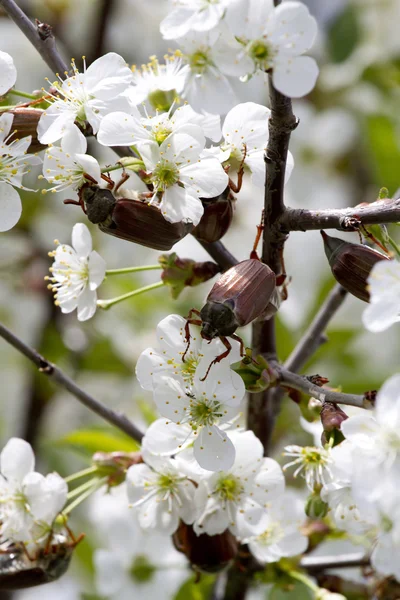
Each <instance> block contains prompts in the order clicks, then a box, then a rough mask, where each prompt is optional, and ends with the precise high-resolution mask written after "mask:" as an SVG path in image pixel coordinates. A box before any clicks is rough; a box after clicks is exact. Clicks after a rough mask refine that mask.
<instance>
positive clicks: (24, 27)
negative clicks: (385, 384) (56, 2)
mask: <svg viewBox="0 0 400 600" xmlns="http://www.w3.org/2000/svg"><path fill="white" fill-rule="evenodd" d="M0 5H1V6H2V7H3V8H4V10H5V11H6V13H7V14H8V15H9V17H11V19H12V20H13V21H14V23H15V24H16V25H17V26H18V27H19V28H20V29H21V31H22V32H23V33H24V34H25V35H26V37H27V38H28V40H29V41H30V42H31V43H32V44H33V46H34V47H35V48H36V50H37V51H38V52H39V54H40V56H41V57H42V58H43V60H44V62H45V63H46V64H47V66H48V67H49V68H50V69H51V70H52V71H53V72H54V73H56V74H59V75H60V77H61V78H63V77H64V76H65V72H66V71H68V67H67V65H66V64H65V62H64V60H63V59H62V58H61V56H60V54H59V52H58V50H57V47H56V43H55V39H54V36H53V33H52V29H51V27H50V25H47V24H46V23H40V22H38V21H37V25H36V27H35V25H34V24H33V23H32V21H30V19H28V17H27V16H26V14H25V13H24V11H23V10H21V9H20V8H19V6H17V4H16V3H15V2H14V0H0Z"/></svg>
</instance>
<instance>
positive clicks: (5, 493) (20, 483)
mask: <svg viewBox="0 0 400 600" xmlns="http://www.w3.org/2000/svg"><path fill="white" fill-rule="evenodd" d="M34 468H35V456H34V454H33V450H32V448H31V446H30V445H29V444H28V443H27V442H25V441H24V440H21V439H19V438H11V439H10V440H9V442H8V443H7V444H6V446H5V447H4V448H3V450H2V452H1V454H0V541H1V543H3V542H9V543H12V542H24V543H25V544H28V545H29V546H32V545H41V544H45V543H46V542H47V541H48V539H49V534H51V532H52V525H53V522H54V519H55V518H56V517H57V515H58V514H59V513H60V511H61V510H62V508H63V507H64V505H65V503H66V500H67V492H68V486H67V484H66V482H65V481H64V479H63V478H62V477H60V476H59V475H58V474H57V473H50V474H49V475H47V476H46V477H44V476H43V475H41V474H40V473H37V472H35V471H34Z"/></svg>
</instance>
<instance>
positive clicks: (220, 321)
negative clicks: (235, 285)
mask: <svg viewBox="0 0 400 600" xmlns="http://www.w3.org/2000/svg"><path fill="white" fill-rule="evenodd" d="M200 316H201V320H202V321H203V325H202V328H201V337H202V338H203V339H205V340H213V339H214V338H216V337H221V336H226V335H232V334H233V333H235V331H236V329H237V328H238V326H239V323H238V322H237V319H236V316H235V313H234V310H233V306H232V302H231V301H229V300H227V301H226V302H224V303H221V302H214V301H212V300H211V301H210V300H209V301H208V302H207V303H206V304H205V305H204V306H203V308H202V309H201V311H200Z"/></svg>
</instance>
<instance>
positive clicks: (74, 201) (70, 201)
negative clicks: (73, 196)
mask: <svg viewBox="0 0 400 600" xmlns="http://www.w3.org/2000/svg"><path fill="white" fill-rule="evenodd" d="M63 204H73V205H74V206H80V207H81V209H82V210H83V212H84V213H85V215H86V209H85V206H84V204H83V202H82V201H81V200H63Z"/></svg>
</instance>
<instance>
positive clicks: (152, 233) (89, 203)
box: [64, 175, 193, 250]
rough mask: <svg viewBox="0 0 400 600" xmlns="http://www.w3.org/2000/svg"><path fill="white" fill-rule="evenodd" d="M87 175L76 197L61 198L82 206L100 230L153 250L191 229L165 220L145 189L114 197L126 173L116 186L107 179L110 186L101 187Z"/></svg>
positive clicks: (160, 248)
mask: <svg viewBox="0 0 400 600" xmlns="http://www.w3.org/2000/svg"><path fill="white" fill-rule="evenodd" d="M86 178H87V179H89V181H87V182H86V183H85V184H84V185H83V186H82V187H81V188H80V190H79V200H64V204H75V205H78V206H81V208H82V210H83V212H84V213H85V214H86V215H87V217H88V219H89V221H90V222H91V223H95V224H96V225H98V226H99V228H100V230H101V231H103V233H108V234H109V235H113V236H115V237H117V238H120V239H122V240H127V241H128V242H135V243H137V244H141V245H142V246H146V247H148V248H154V249H155V250H170V249H171V248H172V246H173V245H174V244H176V242H179V240H181V239H182V238H183V237H185V236H186V235H187V234H188V233H190V232H191V231H192V229H193V224H192V223H183V222H179V223H169V222H168V221H166V220H165V219H164V217H163V215H162V213H161V211H160V210H159V209H158V208H157V207H156V206H152V205H150V204H148V203H147V202H146V199H147V196H148V194H146V193H145V194H138V198H137V199H131V198H117V197H116V196H115V194H116V192H117V191H118V189H119V187H120V186H121V185H122V184H123V183H124V182H125V181H126V177H123V178H122V179H121V181H120V182H119V183H118V184H117V185H116V186H115V187H113V186H114V183H113V182H112V181H111V180H110V181H111V183H110V184H109V186H110V188H111V189H104V188H100V187H99V186H98V185H97V182H96V181H95V180H93V181H91V178H90V176H89V175H86ZM103 178H104V176H103ZM107 179H108V178H107Z"/></svg>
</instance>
